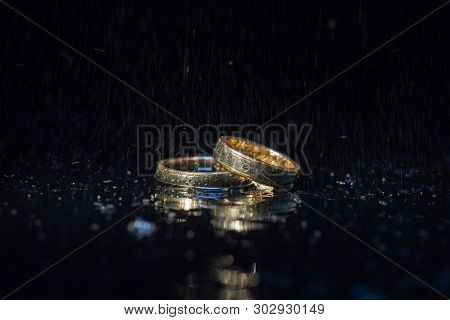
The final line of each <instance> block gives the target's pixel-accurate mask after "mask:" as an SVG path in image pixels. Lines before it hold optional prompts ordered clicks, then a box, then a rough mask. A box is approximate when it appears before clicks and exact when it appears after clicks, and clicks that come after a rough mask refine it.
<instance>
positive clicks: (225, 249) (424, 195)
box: [0, 164, 450, 299]
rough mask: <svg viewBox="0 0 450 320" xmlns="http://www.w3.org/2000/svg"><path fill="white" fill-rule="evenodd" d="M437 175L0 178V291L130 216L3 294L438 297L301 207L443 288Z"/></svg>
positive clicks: (410, 171) (445, 257) (441, 187)
mask: <svg viewBox="0 0 450 320" xmlns="http://www.w3.org/2000/svg"><path fill="white" fill-rule="evenodd" d="M446 174H447V173H446V172H445V170H434V171H430V172H426V171H424V170H420V169H417V168H390V169H380V168H378V169H376V170H371V171H368V172H365V173H361V175H360V176H354V175H350V174H343V175H340V174H335V173H333V172H331V171H330V170H327V169H325V168H322V169H318V170H316V174H315V175H314V176H313V177H304V178H301V179H300V180H299V182H298V184H297V185H296V186H295V188H294V189H293V190H292V192H291V193H290V194H286V193H282V192H281V193H279V192H273V191H271V190H266V189H262V188H260V189H257V188H244V189H239V190H232V191H218V190H213V191H211V190H194V189H182V188H174V187H168V186H161V185H159V184H158V183H156V182H155V181H154V180H153V179H149V178H139V177H136V176H135V175H133V174H132V173H131V172H126V171H125V172H114V173H111V172H108V171H106V170H97V171H89V170H86V169H85V168H81V167H80V165H78V164H75V165H68V166H67V167H66V168H64V170H62V169H55V170H54V171H52V172H50V173H48V174H46V175H45V177H44V178H42V177H32V176H18V175H16V174H5V175H4V176H2V177H1V178H0V179H1V185H2V189H1V199H2V203H1V204H0V240H1V241H0V255H1V257H0V259H1V263H0V283H1V286H0V291H1V294H2V296H3V295H5V294H7V293H9V292H10V291H12V290H14V289H15V288H16V287H18V286H19V285H21V284H22V283H24V282H25V281H27V280H28V279H30V278H31V277H33V276H34V275H36V274H37V273H39V272H40V271H42V270H44V269H45V268H47V267H49V266H50V265H51V264H52V263H54V262H55V261H58V260H59V259H61V258H62V257H64V256H65V255H66V254H67V253H69V252H71V251H72V250H74V249H76V248H77V247H79V246H80V245H81V244H83V243H85V242H86V241H87V240H89V239H91V238H92V237H94V236H96V235H99V234H100V233H101V232H102V231H103V230H105V229H106V228H108V227H109V226H111V225H113V224H114V223H115V222H116V221H119V220H120V219H122V218H123V217H126V215H127V214H130V213H132V214H131V215H130V216H128V217H126V218H125V219H123V221H121V222H120V223H117V224H116V225H115V226H114V227H113V228H111V229H110V230H108V231H106V232H104V233H103V234H100V236H98V237H97V238H96V239H95V240H94V241H92V242H90V243H88V244H87V245H86V246H84V247H83V248H81V249H79V250H78V251H77V252H75V253H74V254H73V255H71V256H70V257H67V259H64V260H63V261H61V262H60V263H59V264H58V265H56V266H55V267H54V268H52V269H51V270H49V271H48V272H46V273H45V274H43V275H42V276H40V277H39V278H37V279H36V280H34V281H32V282H31V283H29V284H27V285H26V286H24V287H23V288H22V289H20V290H18V291H17V292H16V293H14V294H13V295H12V296H11V297H10V298H54V299H59V298H87V299H90V298H99V299H100V298H102V299H106V298H142V299H152V298H153V299H163V298H177V299H178V298H179V299H191V298H205V299H209V298H220V299H263V298H268V299H281V298H300V299H306V298H309V299H315V298H344V299H346V298H358V299H366V298H369V299H370V298H440V296H439V295H438V294H436V293H435V292H434V291H433V290H431V289H430V288H428V287H426V286H425V285H423V284H422V283H420V282H419V281H417V280H416V279H414V278H413V277H412V276H410V275H408V274H407V273H406V272H404V271H402V270H401V269H399V268H398V267H396V266H395V265H393V264H391V263H390V262H389V261H387V260H386V259H384V258H383V257H381V256H380V255H379V254H377V253H375V252H373V251H372V250H371V249H369V248H367V247H366V246H365V245H364V244H362V243H360V242H358V241H357V240H355V239H354V238H352V237H351V236H349V235H347V234H346V233H344V232H343V231H342V230H340V229H339V228H338V227H336V226H334V225H333V224H331V223H330V222H329V221H327V220H326V219H324V218H323V217H321V216H320V215H319V214H317V213H315V212H314V211H313V210H311V209H310V208H309V206H311V207H313V208H315V209H317V210H319V211H320V212H322V213H323V214H324V215H326V216H327V217H329V218H330V219H332V220H333V221H335V222H336V223H338V224H339V225H341V226H343V227H345V228H346V229H347V230H349V231H350V232H352V233H353V234H354V235H356V236H357V237H359V238H361V239H362V240H364V241H366V242H367V243H369V244H370V245H371V246H373V247H374V248H376V249H377V250H379V251H380V252H381V253H382V254H384V255H386V256H388V257H389V258H391V259H393V260H394V261H395V262H397V263H398V264H400V265H401V266H402V267H404V268H406V269H407V270H409V271H410V272H412V273H414V274H415V275H417V276H418V277H420V278H422V279H423V280H424V281H426V282H427V283H429V284H430V285H431V286H433V287H434V288H435V289H437V290H439V291H441V292H442V293H444V294H447V295H448V294H449V292H450V287H449V286H450V268H449V266H450V261H449V254H448V241H449V225H450V217H449V214H448V212H449V211H448V209H449V202H448V192H449V190H448V186H446V185H445V184H444V181H445V179H446ZM305 202H306V203H307V204H308V206H307V205H305Z"/></svg>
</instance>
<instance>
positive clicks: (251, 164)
mask: <svg viewBox="0 0 450 320" xmlns="http://www.w3.org/2000/svg"><path fill="white" fill-rule="evenodd" d="M214 159H215V160H216V162H217V163H218V164H220V165H221V166H222V167H224V168H225V169H227V170H229V171H231V172H233V173H235V174H238V175H240V176H243V177H245V178H248V179H250V180H253V181H255V182H257V183H260V184H263V185H268V186H272V187H280V186H282V187H287V186H289V185H291V184H292V183H293V182H294V180H295V179H296V177H297V176H298V174H299V173H300V170H301V168H300V165H299V164H297V163H296V162H295V161H294V160H292V159H290V158H289V157H288V156H286V155H284V154H282V153H280V152H277V151H275V150H272V149H270V148H267V147H265V146H263V145H261V144H258V143H255V142H253V141H250V140H247V139H243V138H237V137H228V136H222V137H220V138H219V140H218V141H217V144H216V147H215V149H214Z"/></svg>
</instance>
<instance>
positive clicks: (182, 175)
mask: <svg viewBox="0 0 450 320" xmlns="http://www.w3.org/2000/svg"><path fill="white" fill-rule="evenodd" d="M155 178H156V179H157V180H159V181H160V182H163V183H167V184H172V185H176V186H183V187H196V188H232V187H239V186H243V185H244V183H245V179H244V178H240V177H237V176H235V175H233V174H232V173H230V172H228V171H224V170H223V169H222V168H221V167H220V166H218V165H217V163H216V162H215V160H214V159H213V158H212V157H187V158H172V159H166V160H161V161H159V162H158V164H157V167H156V174H155Z"/></svg>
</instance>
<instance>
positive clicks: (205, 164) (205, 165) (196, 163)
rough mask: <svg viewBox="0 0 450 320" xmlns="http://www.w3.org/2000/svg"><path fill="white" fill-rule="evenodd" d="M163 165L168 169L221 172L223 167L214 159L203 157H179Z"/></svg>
mask: <svg viewBox="0 0 450 320" xmlns="http://www.w3.org/2000/svg"><path fill="white" fill-rule="evenodd" d="M164 166H165V167H166V168H168V169H173V170H178V171H190V172H222V171H223V169H221V167H220V166H219V165H218V164H217V163H216V162H215V161H214V159H212V158H209V157H205V158H180V159H176V160H171V161H167V162H165V163H164Z"/></svg>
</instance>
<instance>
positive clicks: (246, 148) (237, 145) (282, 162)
mask: <svg viewBox="0 0 450 320" xmlns="http://www.w3.org/2000/svg"><path fill="white" fill-rule="evenodd" d="M225 142H226V144H227V145H228V146H230V147H231V148H233V149H235V150H237V151H240V152H242V153H243V154H245V155H246V156H249V157H251V158H255V159H258V160H261V161H264V162H265V163H268V164H271V165H273V166H277V167H282V168H287V169H295V167H296V166H295V164H294V163H293V162H292V161H291V160H289V159H287V158H285V157H282V156H280V155H278V154H277V153H276V152H274V151H271V150H270V149H268V148H264V147H262V146H258V145H255V144H253V143H251V142H250V141H245V140H240V139H233V138H227V139H225Z"/></svg>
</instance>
